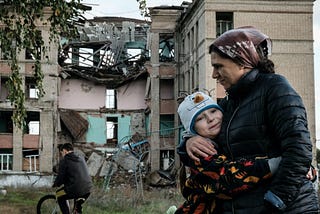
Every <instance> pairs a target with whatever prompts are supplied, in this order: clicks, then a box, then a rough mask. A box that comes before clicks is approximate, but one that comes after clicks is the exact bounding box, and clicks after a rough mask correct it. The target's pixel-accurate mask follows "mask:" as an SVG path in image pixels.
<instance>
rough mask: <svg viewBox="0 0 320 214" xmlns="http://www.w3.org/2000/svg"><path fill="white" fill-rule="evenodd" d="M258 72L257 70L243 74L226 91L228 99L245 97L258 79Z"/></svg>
mask: <svg viewBox="0 0 320 214" xmlns="http://www.w3.org/2000/svg"><path fill="white" fill-rule="evenodd" d="M258 74H259V70H258V69H252V70H251V71H249V72H247V73H246V74H244V75H243V76H242V77H241V78H240V79H239V81H238V82H237V84H235V85H233V86H231V87H230V88H229V89H228V90H227V94H228V96H229V97H230V98H235V97H243V96H245V95H246V94H247V93H248V92H249V91H251V90H252V88H253V85H254V82H255V81H256V79H257V78H258Z"/></svg>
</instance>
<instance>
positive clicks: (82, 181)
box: [53, 152, 93, 197]
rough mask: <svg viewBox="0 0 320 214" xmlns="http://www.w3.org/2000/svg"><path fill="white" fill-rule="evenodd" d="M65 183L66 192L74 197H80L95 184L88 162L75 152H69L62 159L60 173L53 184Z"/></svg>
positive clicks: (88, 191)
mask: <svg viewBox="0 0 320 214" xmlns="http://www.w3.org/2000/svg"><path fill="white" fill-rule="evenodd" d="M62 184H64V189H65V191H66V193H67V194H68V195H70V196H72V197H80V196H83V195H85V194H87V193H90V190H91V188H92V186H93V184H92V180H91V177H90V175H89V172H88V168H87V164H86V162H85V160H84V158H83V157H82V156H79V155H77V154H75V153H74V152H71V153H68V154H66V155H65V156H64V158H63V159H61V160H60V163H59V173H58V176H57V177H56V179H55V182H54V184H53V186H61V185H62Z"/></svg>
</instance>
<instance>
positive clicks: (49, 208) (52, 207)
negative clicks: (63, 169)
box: [37, 195, 60, 214]
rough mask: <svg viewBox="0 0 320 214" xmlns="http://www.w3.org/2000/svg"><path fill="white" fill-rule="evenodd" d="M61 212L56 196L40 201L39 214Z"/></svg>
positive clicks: (44, 197) (38, 205)
mask: <svg viewBox="0 0 320 214" xmlns="http://www.w3.org/2000/svg"><path fill="white" fill-rule="evenodd" d="M59 211H60V210H59V205H58V203H57V201H56V196H55V195H45V196H43V197H42V198H40V200H39V201H38V204H37V214H57V213H59Z"/></svg>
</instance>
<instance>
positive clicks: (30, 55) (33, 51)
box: [25, 31, 42, 60]
mask: <svg viewBox="0 0 320 214" xmlns="http://www.w3.org/2000/svg"><path fill="white" fill-rule="evenodd" d="M41 38H42V37H41V31H37V32H36V40H35V45H34V47H33V48H27V49H26V52H25V59H28V60H36V59H38V60H40V59H41V40H42V39H41Z"/></svg>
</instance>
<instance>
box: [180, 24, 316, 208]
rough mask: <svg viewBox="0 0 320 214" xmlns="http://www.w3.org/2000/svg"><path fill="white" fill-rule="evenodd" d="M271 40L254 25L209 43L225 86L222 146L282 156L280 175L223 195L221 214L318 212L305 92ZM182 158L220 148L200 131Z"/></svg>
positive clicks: (241, 153)
mask: <svg viewBox="0 0 320 214" xmlns="http://www.w3.org/2000/svg"><path fill="white" fill-rule="evenodd" d="M270 51H271V40H270V39H269V38H268V36H266V35H265V34H263V33H261V32H260V31H258V30H257V29H255V28H253V27H242V28H238V29H233V30H230V31H227V32H225V33H224V34H222V35H221V36H220V37H219V38H217V39H216V40H215V41H214V42H213V44H212V45H211V46H210V48H209V53H210V54H211V63H212V66H213V73H212V77H213V78H214V79H217V81H218V82H219V83H220V84H221V85H222V86H223V87H224V89H225V90H226V92H227V96H226V97H225V98H224V99H223V100H222V101H221V103H220V106H221V107H222V109H223V110H224V117H223V121H222V128H221V133H220V135H219V136H218V137H217V142H218V144H219V149H222V150H223V153H224V154H226V155H227V157H228V158H229V159H231V160H241V159H242V158H255V157H263V156H267V157H269V158H272V157H278V156H281V157H282V160H281V162H280V165H279V168H278V170H277V172H276V174H275V175H274V176H273V177H272V178H271V179H270V180H268V181H266V182H264V183H262V184H260V185H259V186H258V187H257V188H255V189H252V190H250V191H248V192H246V193H243V194H240V195H238V196H235V197H233V198H232V199H231V200H222V201H221V203H220V205H221V208H222V210H223V211H222V213H237V214H248V213H254V214H258V213H268V214H269V213H290V214H294V213H318V209H319V207H318V201H317V195H316V193H315V190H314V188H313V185H312V182H311V181H310V180H309V179H307V177H306V174H307V172H308V170H309V168H310V165H311V160H312V143H311V141H310V134H309V131H308V125H307V116H306V110H305V107H304V105H303V102H302V99H301V97H300V96H299V95H298V94H297V92H296V91H295V90H294V89H293V88H292V87H291V86H290V84H289V83H288V81H287V80H286V79H285V78H284V77H283V76H281V75H277V74H274V64H273V62H272V61H271V60H269V59H268V55H269V53H270ZM178 152H179V154H180V156H181V160H182V161H184V162H185V164H187V163H188V158H189V157H190V158H191V159H193V160H199V158H198V157H199V156H201V157H207V156H208V155H212V154H214V153H216V151H215V149H214V147H213V145H211V144H209V143H207V141H206V140H205V139H203V138H201V137H200V136H196V137H192V138H190V139H188V140H187V141H186V143H185V144H183V145H181V146H180V147H179V150H178Z"/></svg>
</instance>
